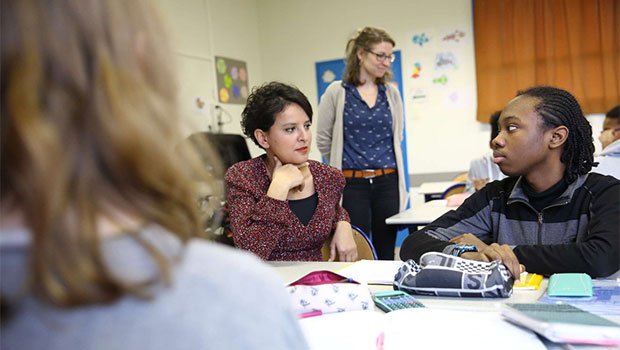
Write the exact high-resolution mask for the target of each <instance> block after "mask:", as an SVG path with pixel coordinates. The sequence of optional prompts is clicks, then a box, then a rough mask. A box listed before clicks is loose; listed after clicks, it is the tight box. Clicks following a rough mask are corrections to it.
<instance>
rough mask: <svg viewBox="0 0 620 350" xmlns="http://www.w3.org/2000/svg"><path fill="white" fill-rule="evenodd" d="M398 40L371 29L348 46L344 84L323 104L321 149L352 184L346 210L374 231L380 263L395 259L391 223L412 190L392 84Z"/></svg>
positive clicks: (319, 132) (336, 85)
mask: <svg viewBox="0 0 620 350" xmlns="http://www.w3.org/2000/svg"><path fill="white" fill-rule="evenodd" d="M394 46H395V42H394V39H392V37H390V35H389V34H388V33H387V32H386V31H385V30H383V29H380V28H373V27H366V28H364V29H361V30H359V31H358V33H357V35H356V36H355V37H353V38H352V39H350V40H349V42H348V43H347V48H346V50H347V66H346V70H345V73H344V77H343V80H342V81H335V82H333V83H331V85H330V86H329V87H328V88H327V90H326V91H325V93H324V94H323V96H322V97H321V102H320V104H319V110H318V114H319V118H318V130H317V145H318V148H319V150H320V151H321V154H322V155H323V157H325V159H326V160H327V161H328V162H329V164H330V165H332V166H334V167H337V168H339V169H342V172H343V174H344V176H345V178H346V181H347V184H346V186H345V188H344V193H343V203H342V206H343V207H344V208H345V209H346V210H347V212H348V213H349V215H350V217H351V224H353V225H355V226H357V227H359V228H361V229H362V230H363V231H364V232H366V233H372V243H373V245H374V246H375V249H376V251H377V255H378V257H379V259H385V260H392V259H394V244H395V242H396V227H395V226H389V225H386V224H385V219H386V218H388V217H390V216H391V215H394V214H396V213H398V212H399V211H402V210H404V209H405V206H406V203H407V187H406V185H405V176H406V174H405V173H404V166H403V158H402V150H401V146H400V145H401V141H402V139H403V105H402V100H401V98H400V94H399V92H398V89H397V88H396V87H395V86H394V85H393V84H390V83H389V80H390V78H391V73H390V71H389V68H390V65H391V64H392V62H394V58H395V57H394V54H393V53H392V50H393V49H394Z"/></svg>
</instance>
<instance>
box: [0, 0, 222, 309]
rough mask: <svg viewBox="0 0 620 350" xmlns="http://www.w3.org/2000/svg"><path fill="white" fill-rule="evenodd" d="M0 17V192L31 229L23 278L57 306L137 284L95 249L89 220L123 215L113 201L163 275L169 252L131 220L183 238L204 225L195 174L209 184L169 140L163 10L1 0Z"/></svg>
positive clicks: (173, 111) (107, 296)
mask: <svg viewBox="0 0 620 350" xmlns="http://www.w3.org/2000/svg"><path fill="white" fill-rule="evenodd" d="M1 25H2V43H1V45H2V72H1V74H2V115H1V127H2V130H1V147H2V148H1V156H2V158H1V167H2V178H1V185H2V193H1V197H0V199H1V200H2V202H3V203H4V204H6V203H7V202H8V203H10V206H11V207H12V208H15V210H17V211H18V212H19V213H20V214H21V215H22V216H23V218H24V222H25V224H26V226H27V227H28V228H29V229H30V232H31V234H32V243H31V246H30V250H31V254H30V255H31V256H30V259H31V260H30V268H31V275H30V277H31V281H30V282H31V285H32V288H33V289H34V290H35V292H36V293H38V294H39V296H41V297H43V298H45V299H46V300H48V301H50V302H52V303H54V304H57V305H63V306H71V305H80V304H89V303H97V302H105V301H110V300H114V299H116V298H118V297H119V296H121V295H123V294H125V293H134V294H140V293H141V291H140V290H141V289H142V288H141V287H140V286H131V285H127V284H126V283H124V282H123V281H118V280H116V279H115V278H114V277H113V276H112V275H111V274H110V273H109V272H108V269H106V267H105V266H104V263H103V261H102V256H101V252H100V243H101V239H102V237H101V232H100V231H99V230H98V228H97V225H98V223H99V222H100V221H101V219H102V218H105V219H107V220H111V221H112V222H115V223H118V224H119V225H121V226H122V225H123V224H122V223H121V222H120V219H119V218H118V213H121V214H122V215H123V216H128V217H130V218H132V222H134V225H129V226H133V227H127V225H125V227H122V229H123V230H125V231H127V233H126V234H128V235H130V236H132V237H134V238H135V239H136V240H138V241H139V242H140V243H141V244H142V245H143V246H144V247H145V248H146V249H147V250H148V251H149V252H150V253H151V256H152V257H153V259H154V260H155V261H156V262H157V263H158V265H159V266H160V271H161V274H160V277H161V278H162V279H163V281H169V266H168V261H166V259H164V257H163V254H162V253H161V252H158V251H157V249H155V248H154V247H152V246H150V245H149V244H148V243H147V242H145V241H144V240H141V239H140V238H139V235H138V234H137V231H139V230H140V226H141V225H148V224H156V225H159V226H161V227H163V228H165V229H167V230H168V231H170V232H172V233H174V234H176V235H178V237H180V238H181V240H182V241H186V240H187V239H188V238H190V237H191V236H193V235H195V234H196V233H198V232H200V231H201V229H202V227H201V223H200V220H199V219H200V217H199V213H198V211H197V203H196V200H195V199H196V198H195V192H194V191H195V189H194V183H195V182H194V180H196V179H200V180H201V181H202V182H207V183H209V184H211V186H210V187H211V188H212V189H217V188H218V185H217V184H216V181H215V179H214V177H213V176H212V175H210V174H209V173H208V172H207V171H206V167H205V166H204V164H203V163H202V162H201V161H200V160H199V157H197V155H196V154H195V153H194V152H192V151H191V150H189V149H187V148H175V145H176V144H177V143H179V142H181V135H180V134H179V133H178V130H179V128H178V127H179V124H180V122H181V121H180V119H179V115H178V111H177V106H176V82H175V76H174V74H173V72H172V70H171V67H172V64H171V59H172V58H171V57H170V50H169V49H168V47H167V46H166V43H167V40H166V33H165V31H164V30H163V28H162V26H161V23H160V14H159V13H158V12H157V10H156V9H155V8H154V7H153V6H152V4H151V3H150V1H148V0H105V1H100V0H54V1H41V0H2V24H1ZM202 152H210V151H209V150H204V149H203V150H202ZM205 155H210V156H212V153H206V154H205V153H203V154H202V156H203V157H204V156H205ZM210 159H211V160H212V164H211V165H210V166H211V169H216V168H217V165H218V163H217V161H216V160H215V158H214V157H210Z"/></svg>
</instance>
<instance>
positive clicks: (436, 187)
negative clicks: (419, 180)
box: [418, 181, 458, 194]
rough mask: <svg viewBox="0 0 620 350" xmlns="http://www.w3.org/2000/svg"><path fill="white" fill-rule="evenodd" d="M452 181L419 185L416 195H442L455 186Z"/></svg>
mask: <svg viewBox="0 0 620 350" xmlns="http://www.w3.org/2000/svg"><path fill="white" fill-rule="evenodd" d="M457 183H458V182H454V181H438V182H425V183H423V184H421V185H420V188H419V189H418V193H420V194H432V193H443V192H444V191H445V190H447V189H448V187H450V186H452V185H455V184H457Z"/></svg>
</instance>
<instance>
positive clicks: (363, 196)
mask: <svg viewBox="0 0 620 350" xmlns="http://www.w3.org/2000/svg"><path fill="white" fill-rule="evenodd" d="M342 206H343V207H344V208H345V209H346V210H347V212H348V213H349V216H350V217H351V223H352V224H353V225H355V226H357V227H359V228H360V229H362V231H364V233H366V234H367V235H369V236H371V237H372V244H373V245H374V246H375V250H376V251H377V256H378V258H379V259H381V260H394V245H395V243H396V226H395V225H386V224H385V219H386V218H388V217H390V216H392V215H394V214H396V213H398V210H399V197H398V173H391V174H387V175H382V176H377V177H374V178H371V179H364V178H347V185H346V186H345V187H344V193H343V196H342Z"/></svg>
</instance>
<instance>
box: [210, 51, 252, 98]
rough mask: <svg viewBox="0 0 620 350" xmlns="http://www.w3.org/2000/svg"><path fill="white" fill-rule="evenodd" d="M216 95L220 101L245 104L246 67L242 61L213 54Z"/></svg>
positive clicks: (247, 90)
mask: <svg viewBox="0 0 620 350" xmlns="http://www.w3.org/2000/svg"><path fill="white" fill-rule="evenodd" d="M215 72H216V79H217V97H218V100H219V101H220V102H221V103H232V104H238V105H245V101H246V100H247V98H248V95H249V89H248V68H247V66H246V64H245V62H244V61H240V60H235V59H232V58H226V57H219V56H215Z"/></svg>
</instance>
